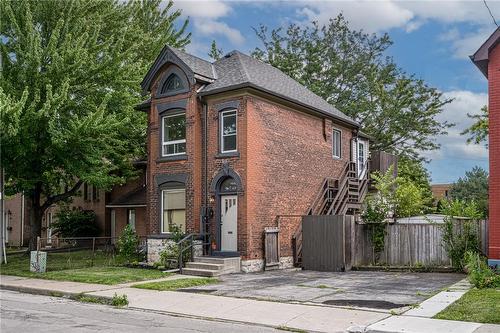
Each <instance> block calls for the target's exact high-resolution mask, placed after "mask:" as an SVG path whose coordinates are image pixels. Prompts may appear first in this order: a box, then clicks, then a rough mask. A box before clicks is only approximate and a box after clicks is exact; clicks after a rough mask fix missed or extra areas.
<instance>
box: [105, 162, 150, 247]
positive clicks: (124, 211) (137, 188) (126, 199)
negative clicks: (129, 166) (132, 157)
mask: <svg viewBox="0 0 500 333" xmlns="http://www.w3.org/2000/svg"><path fill="white" fill-rule="evenodd" d="M136 167H137V168H139V169H140V171H141V173H140V175H139V177H138V178H136V179H133V180H130V181H128V182H127V183H126V184H124V185H122V186H115V187H114V188H113V190H112V191H111V192H109V193H108V194H107V196H106V219H107V221H109V223H108V226H109V233H107V234H108V235H109V236H110V237H113V238H114V240H113V241H115V240H116V238H117V237H119V236H120V234H121V232H122V231H123V229H124V228H125V226H126V225H127V224H129V225H130V226H131V227H132V229H134V230H135V231H136V233H137V235H138V236H140V237H144V236H146V235H147V229H146V161H141V162H137V163H136Z"/></svg>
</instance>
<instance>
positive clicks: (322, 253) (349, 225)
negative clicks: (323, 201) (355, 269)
mask: <svg viewBox="0 0 500 333" xmlns="http://www.w3.org/2000/svg"><path fill="white" fill-rule="evenodd" d="M353 230H354V222H353V220H352V217H350V216H345V215H307V216H304V217H303V218H302V267H303V268H304V269H309V270H315V271H333V272H338V271H344V270H349V269H351V258H352V253H351V248H352V243H351V241H352V239H353V238H352V236H351V235H352V233H353Z"/></svg>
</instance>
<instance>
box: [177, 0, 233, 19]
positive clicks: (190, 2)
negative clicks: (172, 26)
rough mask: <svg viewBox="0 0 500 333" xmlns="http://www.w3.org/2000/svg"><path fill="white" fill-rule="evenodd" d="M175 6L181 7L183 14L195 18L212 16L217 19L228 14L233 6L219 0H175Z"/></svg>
mask: <svg viewBox="0 0 500 333" xmlns="http://www.w3.org/2000/svg"><path fill="white" fill-rule="evenodd" d="M174 7H175V8H176V9H181V10H182V14H183V15H185V16H189V17H193V18H198V17H202V18H211V19H217V18H220V17H224V16H226V15H228V14H229V13H230V12H231V11H232V9H231V7H230V6H229V5H228V4H227V3H225V2H222V1H219V0H210V1H209V0H205V1H203V0H196V1H195V0H182V1H175V2H174Z"/></svg>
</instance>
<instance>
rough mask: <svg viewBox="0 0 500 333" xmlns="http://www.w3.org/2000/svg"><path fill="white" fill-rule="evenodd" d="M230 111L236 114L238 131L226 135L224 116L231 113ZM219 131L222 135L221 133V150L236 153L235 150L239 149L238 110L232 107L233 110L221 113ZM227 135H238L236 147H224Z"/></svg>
mask: <svg viewBox="0 0 500 333" xmlns="http://www.w3.org/2000/svg"><path fill="white" fill-rule="evenodd" d="M229 112H231V113H233V112H234V116H235V117H236V120H235V125H236V132H235V133H234V134H228V135H224V117H225V116H224V115H225V114H227V113H229ZM231 116H232V115H231ZM219 132H220V135H219V142H220V143H219V144H220V152H221V153H234V152H236V151H238V110H236V109H231V110H226V111H222V112H221V113H220V121H219ZM226 136H235V137H236V148H235V149H231V150H225V149H224V137H226Z"/></svg>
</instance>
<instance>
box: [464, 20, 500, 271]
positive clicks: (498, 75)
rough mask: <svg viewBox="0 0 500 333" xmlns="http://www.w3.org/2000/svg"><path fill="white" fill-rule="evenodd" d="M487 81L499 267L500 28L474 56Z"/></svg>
mask: <svg viewBox="0 0 500 333" xmlns="http://www.w3.org/2000/svg"><path fill="white" fill-rule="evenodd" d="M471 59H472V61H473V62H474V63H475V64H476V66H477V67H478V68H479V69H480V70H481V72H482V73H483V74H484V75H485V76H486V78H488V109H489V154H490V158H489V161H490V168H489V169H490V179H489V191H490V193H489V206H490V207H489V215H490V216H489V227H488V230H489V236H488V240H489V245H488V247H489V251H488V258H489V263H490V264H491V265H497V266H500V28H497V30H496V31H495V32H494V33H493V34H492V35H491V36H490V37H489V38H488V39H487V40H486V41H485V42H484V44H483V45H482V46H481V47H480V48H479V49H478V50H477V51H476V53H474V55H472V56H471Z"/></svg>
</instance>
